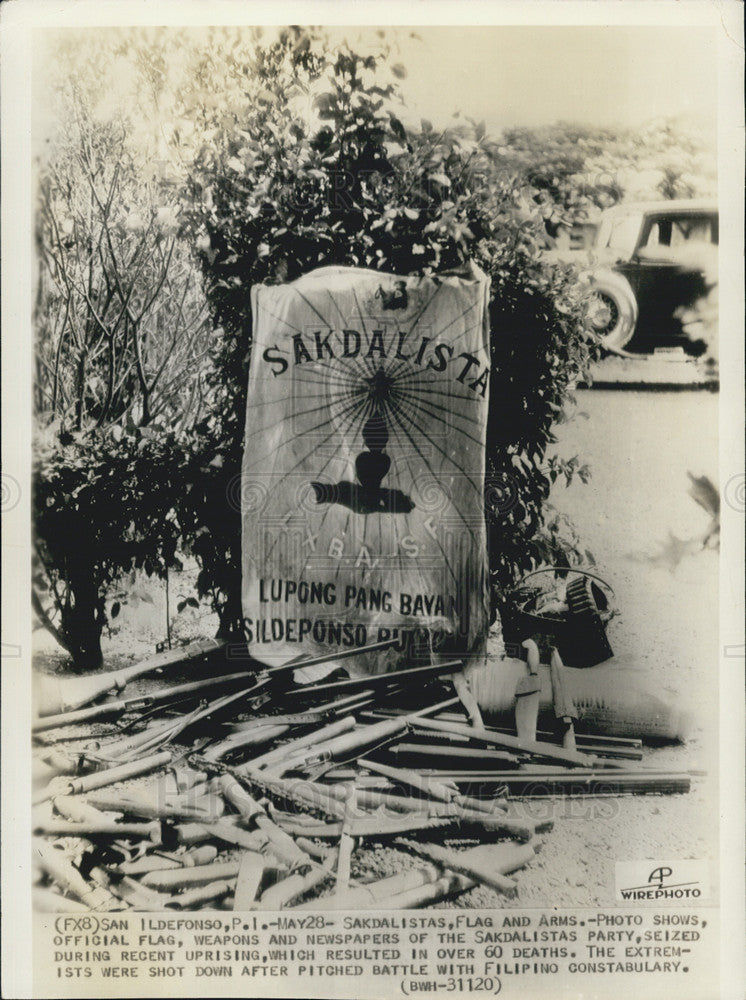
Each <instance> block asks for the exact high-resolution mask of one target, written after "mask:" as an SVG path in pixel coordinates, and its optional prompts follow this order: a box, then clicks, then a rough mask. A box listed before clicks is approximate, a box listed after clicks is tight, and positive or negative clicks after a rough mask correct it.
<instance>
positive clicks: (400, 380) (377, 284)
mask: <svg viewBox="0 0 746 1000" xmlns="http://www.w3.org/2000/svg"><path fill="white" fill-rule="evenodd" d="M488 293H489V280H488V278H487V277H486V276H485V275H484V274H483V273H482V272H481V271H479V270H478V269H477V268H475V267H472V269H471V272H467V276H466V277H456V276H441V277H438V278H414V277H413V278H401V277H397V276H395V275H388V274H383V273H380V272H377V271H368V270H363V269H358V268H342V267H327V268H320V269H319V270H317V271H314V272H312V273H310V274H307V275H305V276H303V277H302V278H299V279H298V280H297V281H294V282H292V283H290V284H287V285H279V286H277V285H275V286H269V285H262V286H255V287H254V288H253V289H252V291H251V303H252V310H253V322H254V342H253V348H252V361H251V371H250V375H249V390H248V406H247V413H246V437H245V448H244V459H243V466H242V473H241V510H242V524H243V540H242V545H243V551H242V554H243V567H242V568H243V592H242V598H243V612H244V615H245V621H244V625H245V628H246V633H247V637H248V640H249V647H250V650H251V653H252V655H254V656H255V657H256V658H257V659H259V660H261V661H263V662H266V663H271V664H275V663H285V662H288V661H289V660H291V659H292V658H295V657H298V656H301V655H302V656H318V655H320V654H322V653H330V652H334V651H335V650H346V649H349V648H351V647H352V646H360V645H365V644H367V643H372V642H377V641H380V640H383V639H389V638H396V639H397V646H396V647H393V648H392V649H391V650H390V651H387V652H386V653H385V654H381V653H379V654H376V655H375V656H373V655H372V654H368V657H367V662H366V658H365V657H363V658H362V659H361V660H359V661H357V662H356V664H355V665H354V666H353V667H352V669H353V672H357V671H366V670H370V671H377V672H378V671H381V670H384V669H393V668H394V667H395V666H396V665H397V663H399V662H400V661H401V660H402V659H403V658H407V660H408V662H409V663H412V662H413V657H414V659H415V660H416V659H417V657H418V655H419V654H423V656H424V658H425V659H428V660H429V658H430V657H429V656H427V655H426V653H427V651H426V650H425V651H423V649H422V645H423V643H424V644H425V645H427V646H428V647H429V650H430V653H432V652H435V651H437V652H439V653H441V654H443V655H453V654H456V655H460V654H466V653H468V652H470V651H473V650H475V649H476V648H477V646H478V645H479V644H480V643H482V642H483V640H484V637H485V635H486V632H487V628H488V620H489V619H488V598H487V586H486V579H487V577H486V565H485V564H486V555H487V553H486V532H485V525H484V508H483V487H484V449H485V428H486V419H487V403H488V391H489V384H488V382H489V362H490V353H489V331H488V319H487V299H488ZM418 649H419V653H418ZM350 663H351V661H349V660H348V661H346V665H348V664H350Z"/></svg>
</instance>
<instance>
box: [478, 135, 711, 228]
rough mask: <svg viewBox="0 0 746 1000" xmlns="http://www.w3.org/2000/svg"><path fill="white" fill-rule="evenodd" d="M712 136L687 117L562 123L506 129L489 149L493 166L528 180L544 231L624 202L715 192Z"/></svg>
mask: <svg viewBox="0 0 746 1000" xmlns="http://www.w3.org/2000/svg"><path fill="white" fill-rule="evenodd" d="M712 147H713V143H712V139H711V137H710V136H708V135H707V134H706V129H702V128H698V127H697V126H696V125H694V124H693V123H692V122H691V121H686V122H683V121H678V120H675V119H674V120H665V121H662V122H653V123H647V124H642V123H641V125H640V127H639V128H636V129H629V128H628V129H624V128H614V129H612V128H594V127H591V126H583V125H576V124H573V123H571V122H561V123H558V124H555V125H546V126H542V127H539V128H512V129H508V130H506V132H505V133H504V134H503V136H502V137H501V139H500V142H499V143H495V144H494V146H493V156H494V158H495V162H496V164H497V165H498V166H499V167H500V169H502V170H506V171H510V172H512V173H513V174H514V175H515V177H516V178H517V179H518V180H519V181H521V182H522V183H525V184H526V185H527V188H528V191H529V193H530V197H531V199H532V201H533V202H534V204H535V205H536V206H537V207H538V209H539V211H540V212H541V215H542V217H543V219H544V224H545V229H546V233H547V235H548V236H549V237H550V239H551V238H555V237H557V236H558V234H559V232H560V229H561V227H567V228H569V227H572V226H573V225H578V224H581V223H583V222H587V221H589V220H590V221H593V220H594V219H595V218H597V216H598V213H599V211H600V210H601V209H604V208H608V207H609V206H611V205H615V204H617V203H618V202H620V201H622V200H623V199H625V200H628V201H640V200H656V199H658V198H661V197H663V198H691V197H698V196H699V197H703V196H705V195H713V194H714V193H715V191H716V171H715V167H716V164H715V161H714V158H713V156H712Z"/></svg>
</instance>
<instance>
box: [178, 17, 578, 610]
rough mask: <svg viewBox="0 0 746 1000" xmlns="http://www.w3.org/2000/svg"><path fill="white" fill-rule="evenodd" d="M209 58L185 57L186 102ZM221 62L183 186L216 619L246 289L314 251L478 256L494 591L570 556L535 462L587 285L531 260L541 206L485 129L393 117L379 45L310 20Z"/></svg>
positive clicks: (423, 268) (323, 254)
mask: <svg viewBox="0 0 746 1000" xmlns="http://www.w3.org/2000/svg"><path fill="white" fill-rule="evenodd" d="M219 58H220V55H219V53H215V54H213V55H211V56H208V57H207V59H206V60H205V61H203V63H202V64H201V65H200V66H197V67H195V71H194V74H193V76H192V79H193V81H194V87H195V95H191V96H190V95H189V94H187V95H186V96H185V101H186V102H187V107H189V102H190V101H192V102H194V101H195V100H198V98H199V93H201V92H202V90H203V89H204V88H205V87H206V86H208V82H209V81H210V80H211V79H212V78H213V75H214V72H215V65H214V62H213V60H219ZM224 65H225V64H224ZM233 71H234V73H235V75H236V77H237V78H239V79H240V81H241V85H240V86H238V85H237V86H236V88H235V92H236V93H238V94H239V96H238V97H237V98H236V99H235V100H234V102H233V104H232V105H231V107H230V109H229V110H228V111H226V109H225V108H223V107H221V108H219V109H215V110H214V111H213V112H212V113H210V112H209V111H207V112H206V113H205V114H204V116H203V118H202V120H201V127H202V128H203V130H204V133H203V134H204V141H202V142H201V143H200V142H199V141H197V142H196V143H195V155H194V159H193V165H192V168H191V170H190V174H189V178H188V182H187V185H186V189H185V196H184V204H183V217H184V218H186V219H187V220H188V221H187V230H188V232H189V233H190V234H191V235H192V237H193V239H194V241H195V245H196V247H197V249H198V253H199V258H200V261H201V264H202V267H203V271H204V276H205V283H206V290H207V294H208V297H209V300H210V303H211V306H212V309H213V312H214V316H215V321H216V323H219V324H220V329H219V331H218V332H217V335H216V338H215V342H214V345H213V349H212V355H211V369H210V371H209V372H208V375H207V381H208V383H209V384H210V387H211V395H210V403H211V405H210V410H209V413H207V414H206V416H205V419H204V420H203V421H202V422H201V423H200V424H199V425H198V427H197V428H196V434H197V440H198V442H199V443H200V444H201V447H202V449H203V454H205V455H211V456H213V461H215V459H216V458H217V459H218V461H217V462H216V463H215V464H214V465H213V474H212V475H211V477H210V479H209V481H208V482H207V483H205V484H203V486H201V487H200V489H204V490H206V491H207V493H206V495H205V497H204V499H205V500H207V499H208V495H209V496H210V497H212V501H214V500H217V503H214V502H212V501H210V502H208V503H206V504H205V506H201V509H200V511H199V515H198V516H197V517H196V518H195V520H194V522H193V524H192V527H191V528H190V535H191V537H192V545H193V546H195V547H196V546H197V545H199V547H200V558H201V560H202V565H203V568H204V575H203V579H202V581H201V584H200V589H201V592H202V594H205V593H207V591H208V588H210V591H211V593H212V595H213V597H214V598H215V599H216V606H217V609H218V611H219V613H220V614H221V619H222V621H223V624H224V627H225V628H226V629H229V628H231V627H234V626H237V624H238V619H239V616H240V607H239V606H238V604H237V602H236V599H235V595H236V594H237V593H238V584H239V582H240V570H239V567H240V533H239V517H238V512H237V506H238V505H237V504H233V505H231V504H229V503H228V502H227V499H226V498H228V497H230V496H231V495H232V491H235V484H236V482H237V481H238V477H239V474H240V462H241V450H242V441H243V431H244V414H245V409H246V387H247V379H248V366H249V361H250V356H251V324H252V317H251V309H250V300H249V289H250V287H251V286H252V285H253V284H255V283H257V282H284V281H292V280H293V279H294V278H296V277H298V276H299V275H301V274H304V273H306V272H307V271H309V270H312V269H314V268H317V267H321V266H324V265H331V264H335V265H350V266H359V267H368V268H373V269H378V270H386V271H393V272H395V273H399V274H436V273H438V272H440V271H445V270H451V269H454V268H458V267H460V266H463V265H464V264H466V262H468V261H469V260H474V261H475V262H476V263H477V264H479V265H480V266H481V267H482V268H483V269H484V270H485V271H486V272H487V273H488V274H489V276H490V278H491V280H492V295H491V302H490V319H491V327H492V359H493V371H492V376H491V385H490V413H489V440H488V455H487V465H488V489H487V492H486V512H487V516H488V525H489V536H490V566H491V573H492V582H493V593H494V596H495V599H496V601H497V600H498V599H499V596H500V594H501V593H502V592H503V591H504V589H505V588H506V587H507V586H509V585H510V583H511V582H512V581H513V579H514V578H515V576H516V575H518V574H520V573H521V572H522V571H523V570H525V569H526V568H527V567H529V566H531V565H532V564H534V562H535V561H536V560H537V559H540V558H542V557H543V556H545V555H546V553H547V551H552V546H554V549H555V550H558V551H553V555H555V556H556V557H557V558H564V559H568V558H571V557H572V556H573V553H572V552H570V553H567V552H565V551H564V546H563V545H562V543H561V540H560V538H559V536H558V535H557V534H554V535H553V534H552V533H551V531H547V530H546V526H545V524H544V505H545V502H546V498H547V496H548V494H549V490H550V486H551V482H552V480H553V478H556V476H557V475H559V474H561V473H562V471H563V470H562V467H561V463H560V464H559V465H557V464H556V463H555V465H554V466H552V467H550V468H545V467H544V466H545V463H544V456H545V452H546V448H547V445H548V444H549V442H550V441H551V440H552V426H553V425H554V424H555V423H556V422H557V421H558V420H559V419H561V418H562V412H563V406H564V404H565V402H566V400H567V398H568V396H569V394H570V392H571V389H572V386H573V384H574V382H575V381H576V380H577V378H578V377H579V376H580V375H581V374H582V373H583V372H584V371H585V368H586V366H587V363H588V360H589V357H590V348H589V345H588V343H587V340H586V338H585V334H584V308H585V307H584V303H583V292H582V289H581V288H580V287H579V285H578V282H577V278H576V276H575V275H574V273H573V272H572V271H571V270H570V269H569V268H562V267H550V266H549V265H547V264H546V263H545V262H544V261H543V260H542V257H541V249H542V245H543V236H544V228H543V223H542V217H541V213H540V212H539V211H538V210H537V209H536V207H535V206H531V205H530V204H529V203H527V202H526V200H525V198H524V196H523V191H522V189H521V187H519V186H518V185H517V184H516V183H515V182H514V181H513V180H512V178H511V177H510V176H506V175H505V173H504V172H501V171H500V170H499V169H498V167H497V166H496V162H495V158H494V155H493V148H492V144H491V143H489V142H488V141H487V140H486V137H485V135H484V129H483V128H481V127H480V126H473V125H472V126H469V127H463V126H462V127H459V128H458V129H452V130H449V131H445V132H436V131H435V130H434V129H433V128H432V127H431V126H430V125H429V123H427V122H424V121H423V122H422V123H421V126H420V128H418V129H412V128H406V127H405V126H404V124H403V123H402V121H401V118H400V114H401V112H400V109H399V105H398V103H397V93H398V91H397V81H398V79H399V78H400V77H401V76H402V75H403V74H404V70H403V68H402V67H400V66H398V65H396V64H395V65H391V62H390V57H389V53H388V52H387V51H386V50H385V48H382V50H381V51H380V52H379V53H377V54H374V53H371V54H367V55H360V54H358V53H356V52H354V51H352V50H351V49H350V48H349V47H348V46H346V45H343V46H340V47H339V48H337V49H336V50H335V51H330V49H329V47H328V46H326V45H325V44H324V43H323V39H321V38H319V37H318V36H317V35H316V34H315V33H313V32H306V31H302V30H301V29H294V30H289V31H286V32H283V33H282V34H281V36H280V38H279V41H277V42H276V43H275V44H273V45H271V46H269V47H267V48H265V49H260V50H259V51H258V53H257V55H256V58H255V61H254V63H253V64H252V65H250V66H248V67H247V66H238V65H235V66H234V67H233ZM234 82H235V81H234ZM310 104H312V106H313V108H314V109H315V113H316V116H317V120H316V122H313V121H311V122H309V116H308V108H309V105H310ZM571 474H572V469H570V470H569V473H568V475H571ZM221 497H222V500H221Z"/></svg>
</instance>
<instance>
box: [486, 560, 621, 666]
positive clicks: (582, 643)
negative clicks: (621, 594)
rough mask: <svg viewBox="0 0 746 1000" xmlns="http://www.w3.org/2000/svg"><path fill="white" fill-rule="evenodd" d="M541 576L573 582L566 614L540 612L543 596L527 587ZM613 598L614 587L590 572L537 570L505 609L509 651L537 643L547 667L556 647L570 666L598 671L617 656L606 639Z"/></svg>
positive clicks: (569, 586) (518, 587)
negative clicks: (551, 575)
mask: <svg viewBox="0 0 746 1000" xmlns="http://www.w3.org/2000/svg"><path fill="white" fill-rule="evenodd" d="M540 573H555V574H558V573H566V574H567V575H568V576H572V577H573V579H571V580H570V581H569V582H568V584H567V591H566V594H567V604H568V610H567V612H566V613H564V614H546V613H543V614H538V613H537V612H536V610H535V606H536V602H537V598H538V597H539V596H541V595H542V591H541V590H540V589H539V588H536V587H530V586H527V581H528V580H530V579H531V578H532V577H535V576H538V575H539V574H540ZM599 584H600V585H601V586H599ZM602 588H603V589H602ZM610 597H611V598H613V597H614V591H613V589H612V587H611V586H610V585H609V584H608V583H607V582H606V581H605V580H604V579H603V578H602V577H600V576H598V575H597V574H596V573H592V572H591V571H590V570H586V569H580V568H577V567H568V566H544V567H542V568H541V569H536V570H533V571H532V572H531V573H528V574H526V576H524V578H523V579H522V580H521V582H520V583H519V584H517V585H516V588H515V589H514V590H513V592H512V594H511V595H510V597H509V598H508V600H507V602H506V606H505V608H504V609H503V621H502V627H503V637H504V639H505V642H506V645H507V644H513V645H516V646H520V643H521V642H523V640H524V639H533V640H534V641H535V642H536V644H537V645H538V647H539V651H540V653H541V655H542V659H543V660H544V661H545V662H546V661H547V660H548V658H549V653H550V651H551V649H552V647H556V649H557V650H558V651H559V654H560V656H561V657H562V660H563V662H564V663H565V664H566V665H567V666H570V667H581V668H582V667H595V666H596V665H597V664H599V663H603V662H604V661H605V660H608V659H610V658H611V657H612V656H613V655H614V651H613V650H612V648H611V646H610V645H609V640H608V638H607V636H606V623H607V622H608V621H609V619H610V618H611V617H612V615H613V614H614V612H613V610H612V608H611V601H610Z"/></svg>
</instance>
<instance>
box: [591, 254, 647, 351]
mask: <svg viewBox="0 0 746 1000" xmlns="http://www.w3.org/2000/svg"><path fill="white" fill-rule="evenodd" d="M592 294H593V299H592V302H591V307H590V321H591V329H592V330H593V332H594V333H595V334H596V336H597V337H598V338H599V340H600V341H601V344H602V346H603V347H604V348H606V350H607V351H621V350H622V349H623V348H624V347H625V346H626V345H627V344H628V343H629V341H630V340H631V339H632V334H633V333H634V332H635V326H636V324H637V302H636V301H635V296H634V293H633V291H632V289H631V288H630V286H629V284H628V282H627V281H626V280H625V279H624V278H622V277H620V276H619V275H616V274H612V273H608V274H602V275H598V276H597V277H596V278H595V279H594V289H593V293H592Z"/></svg>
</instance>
